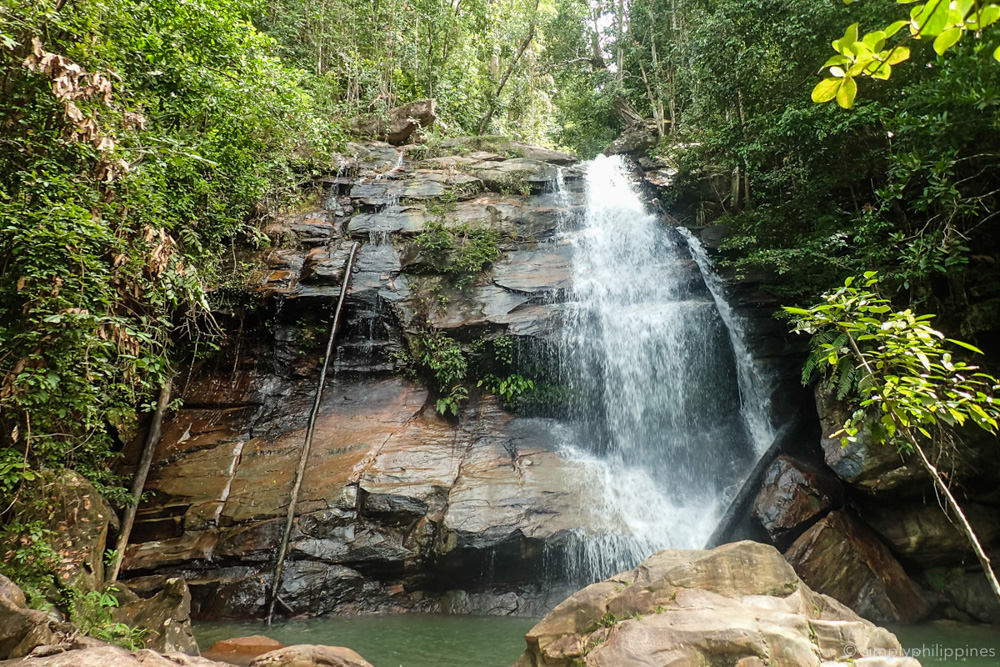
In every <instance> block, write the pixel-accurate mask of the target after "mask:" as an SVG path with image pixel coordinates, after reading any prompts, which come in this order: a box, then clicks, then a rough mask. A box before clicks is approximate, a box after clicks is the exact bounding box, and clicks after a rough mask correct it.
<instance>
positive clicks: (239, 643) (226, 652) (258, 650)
mask: <svg viewBox="0 0 1000 667" xmlns="http://www.w3.org/2000/svg"><path fill="white" fill-rule="evenodd" d="M281 648H285V645H284V644H282V643H281V642H279V641H278V640H276V639H271V638H270V637H265V636H264V635H252V636H250V637H233V638H232V639H223V640H221V641H217V642H215V643H214V644H212V646H210V647H209V648H208V650H206V651H205V652H204V653H203V655H204V656H205V657H206V658H210V659H213V660H215V659H218V660H227V659H229V658H228V657H227V656H229V657H231V656H239V659H240V661H242V660H245V659H246V658H256V657H257V656H260V655H263V654H265V653H270V652H271V651H276V650H278V649H281Z"/></svg>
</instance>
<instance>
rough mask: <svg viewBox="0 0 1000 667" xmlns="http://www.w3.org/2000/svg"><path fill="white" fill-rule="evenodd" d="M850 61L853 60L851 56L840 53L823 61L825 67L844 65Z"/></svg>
mask: <svg viewBox="0 0 1000 667" xmlns="http://www.w3.org/2000/svg"><path fill="white" fill-rule="evenodd" d="M849 62H851V59H850V58H848V57H847V56H842V55H839V54H838V55H835V56H831V57H830V59H829V60H827V61H826V62H825V63H823V67H833V66H834V65H843V64H845V63H849Z"/></svg>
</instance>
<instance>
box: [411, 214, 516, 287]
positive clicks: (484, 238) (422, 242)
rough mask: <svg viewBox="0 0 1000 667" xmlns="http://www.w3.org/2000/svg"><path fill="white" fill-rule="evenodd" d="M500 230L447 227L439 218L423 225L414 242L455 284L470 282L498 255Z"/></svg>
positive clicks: (460, 226)
mask: <svg viewBox="0 0 1000 667" xmlns="http://www.w3.org/2000/svg"><path fill="white" fill-rule="evenodd" d="M499 243H500V232H498V231H496V230H494V229H489V228H486V227H474V226H472V225H469V224H463V225H458V226H447V225H445V223H444V222H443V221H442V220H432V221H430V222H427V223H426V224H425V225H424V231H423V232H422V233H421V234H420V235H418V236H417V238H416V244H417V246H419V247H420V248H422V249H424V250H427V251H428V252H430V254H431V255H432V259H433V261H434V262H435V263H436V264H439V265H440V266H441V270H442V271H443V272H444V273H446V274H448V275H451V276H453V277H454V278H455V286H456V287H458V288H463V287H465V286H467V285H469V284H471V283H472V281H473V280H474V279H475V278H476V276H477V275H479V274H480V273H482V272H483V271H484V270H485V269H486V268H487V267H488V266H489V265H490V264H492V263H493V262H494V261H495V260H496V258H497V257H498V256H499V255H500V248H499Z"/></svg>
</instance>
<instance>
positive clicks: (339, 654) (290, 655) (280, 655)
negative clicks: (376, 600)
mask: <svg viewBox="0 0 1000 667" xmlns="http://www.w3.org/2000/svg"><path fill="white" fill-rule="evenodd" d="M250 667H372V665H371V664H370V663H369V662H367V661H366V660H365V659H364V658H362V657H361V656H360V655H358V654H357V653H355V652H354V651H352V650H351V649H349V648H344V647H342V646H321V645H319V644H296V645H295V646H289V647H288V648H282V649H278V650H277V651H271V652H270V653H265V654H264V655H262V656H260V657H258V658H257V659H255V660H254V661H253V662H251V663H250Z"/></svg>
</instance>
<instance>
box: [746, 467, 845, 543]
mask: <svg viewBox="0 0 1000 667" xmlns="http://www.w3.org/2000/svg"><path fill="white" fill-rule="evenodd" d="M763 485H764V488H762V489H761V491H760V493H759V494H758V495H757V498H756V499H755V500H754V505H753V513H754V517H755V518H756V519H757V520H758V521H760V523H761V525H762V526H763V527H764V529H765V530H766V531H767V533H768V535H769V536H770V537H771V539H772V540H773V541H774V542H775V543H781V542H783V541H784V540H786V539H787V538H788V536H789V535H790V534H792V533H794V532H796V529H798V528H800V527H804V526H805V525H806V524H808V523H810V522H811V521H812V520H813V519H815V518H817V517H819V516H822V515H823V514H824V513H826V512H827V511H828V510H829V509H830V508H832V507H834V506H835V505H839V504H840V503H842V502H843V491H842V490H841V488H840V484H839V483H838V482H837V480H836V479H834V478H833V476H832V475H829V474H828V473H826V472H824V471H823V470H820V469H818V468H815V467H812V466H809V465H806V464H804V463H802V462H800V461H796V460H795V459H792V458H791V457H788V456H781V457H778V458H777V459H776V460H775V462H774V463H773V464H771V467H770V468H769V469H768V471H767V474H766V476H765V477H764V482H763ZM799 532H801V531H799Z"/></svg>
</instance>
